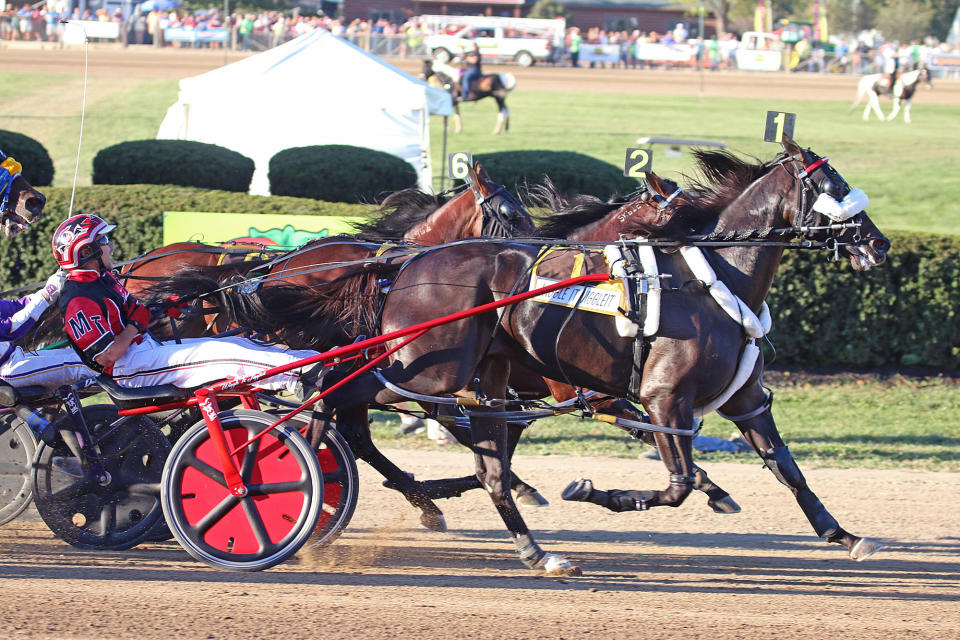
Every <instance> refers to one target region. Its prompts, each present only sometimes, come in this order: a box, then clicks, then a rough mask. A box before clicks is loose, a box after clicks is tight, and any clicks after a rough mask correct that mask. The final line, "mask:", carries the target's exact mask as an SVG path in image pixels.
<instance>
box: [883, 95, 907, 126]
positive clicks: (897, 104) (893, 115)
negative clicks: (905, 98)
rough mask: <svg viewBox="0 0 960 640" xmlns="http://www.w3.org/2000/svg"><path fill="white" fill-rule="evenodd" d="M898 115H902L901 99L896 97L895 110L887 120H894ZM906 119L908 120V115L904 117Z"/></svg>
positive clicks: (894, 98) (894, 99) (894, 101)
mask: <svg viewBox="0 0 960 640" xmlns="http://www.w3.org/2000/svg"><path fill="white" fill-rule="evenodd" d="M898 113H900V98H898V97H897V96H894V97H893V110H892V111H891V112H890V115H889V116H887V120H893V119H894V118H896V117H897V114H898ZM904 119H905V120H906V115H904Z"/></svg>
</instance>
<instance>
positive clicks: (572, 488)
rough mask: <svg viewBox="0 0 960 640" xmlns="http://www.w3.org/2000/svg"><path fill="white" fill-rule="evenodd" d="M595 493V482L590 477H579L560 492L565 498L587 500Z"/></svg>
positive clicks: (575, 500)
mask: <svg viewBox="0 0 960 640" xmlns="http://www.w3.org/2000/svg"><path fill="white" fill-rule="evenodd" d="M591 493H593V482H592V481H591V480H590V479H589V478H577V479H576V480H574V481H573V482H571V483H570V484H568V485H567V486H566V488H565V489H564V490H563V491H562V492H561V493H560V497H561V498H563V499H564V500H570V501H573V502H586V501H587V500H589V499H590V494H591Z"/></svg>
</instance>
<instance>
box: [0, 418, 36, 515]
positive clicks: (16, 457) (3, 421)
mask: <svg viewBox="0 0 960 640" xmlns="http://www.w3.org/2000/svg"><path fill="white" fill-rule="evenodd" d="M36 452H37V441H36V438H34V435H33V431H31V429H30V427H28V426H27V425H25V424H24V423H23V422H21V421H20V420H18V419H17V418H16V417H15V416H14V415H13V414H12V413H7V414H4V415H2V416H0V525H4V524H7V523H8V522H10V521H11V520H13V519H14V518H16V517H17V516H19V515H20V514H21V513H23V510H24V509H26V508H27V506H28V505H29V504H30V500H32V499H33V485H32V484H31V482H30V465H31V464H33V457H34V455H35V454H36Z"/></svg>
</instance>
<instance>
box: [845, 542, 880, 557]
mask: <svg viewBox="0 0 960 640" xmlns="http://www.w3.org/2000/svg"><path fill="white" fill-rule="evenodd" d="M880 549H883V545H882V544H880V543H879V542H875V541H873V540H870V539H868V538H860V539H859V540H857V543H856V544H855V545H853V548H851V549H850V557H851V558H853V559H854V560H856V561H857V562H863V561H864V560H866V559H867V558H869V557H870V556H872V555H873V554H875V553H876V552H877V551H880Z"/></svg>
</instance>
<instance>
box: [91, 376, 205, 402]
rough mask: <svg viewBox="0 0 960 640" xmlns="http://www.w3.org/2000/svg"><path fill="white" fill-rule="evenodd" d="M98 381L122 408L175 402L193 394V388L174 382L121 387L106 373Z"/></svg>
mask: <svg viewBox="0 0 960 640" xmlns="http://www.w3.org/2000/svg"><path fill="white" fill-rule="evenodd" d="M97 383H98V384H99V385H100V387H101V388H102V389H103V390H104V391H105V392H106V393H107V395H108V396H110V399H111V400H113V402H114V404H116V405H117V406H118V407H119V408H121V409H136V408H138V407H145V406H148V405H152V404H163V403H166V402H174V401H176V400H184V399H186V398H189V397H191V396H192V395H193V390H192V389H181V388H180V387H175V386H174V385H172V384H160V385H156V386H153V387H121V386H120V385H119V384H117V381H116V380H114V379H113V378H111V377H110V376H108V375H106V374H102V375H100V376H99V377H97Z"/></svg>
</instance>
